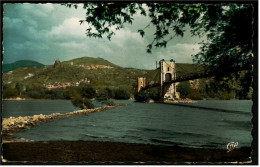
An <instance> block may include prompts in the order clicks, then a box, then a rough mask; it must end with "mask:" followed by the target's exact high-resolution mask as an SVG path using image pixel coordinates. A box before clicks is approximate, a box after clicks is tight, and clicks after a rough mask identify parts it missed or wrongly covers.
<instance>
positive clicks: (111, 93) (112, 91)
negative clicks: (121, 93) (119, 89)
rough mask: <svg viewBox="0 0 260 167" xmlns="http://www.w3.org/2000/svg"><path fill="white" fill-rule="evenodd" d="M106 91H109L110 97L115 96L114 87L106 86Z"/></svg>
mask: <svg viewBox="0 0 260 167" xmlns="http://www.w3.org/2000/svg"><path fill="white" fill-rule="evenodd" d="M106 92H107V95H108V98H115V91H114V90H113V89H110V88H106Z"/></svg>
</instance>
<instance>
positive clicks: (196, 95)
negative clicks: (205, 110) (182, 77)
mask: <svg viewBox="0 0 260 167" xmlns="http://www.w3.org/2000/svg"><path fill="white" fill-rule="evenodd" d="M188 98H190V99H192V100H202V95H201V94H200V93H199V92H198V91H197V90H192V91H191V92H190V94H189V95H188Z"/></svg>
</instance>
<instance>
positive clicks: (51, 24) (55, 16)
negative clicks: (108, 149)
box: [3, 3, 202, 69]
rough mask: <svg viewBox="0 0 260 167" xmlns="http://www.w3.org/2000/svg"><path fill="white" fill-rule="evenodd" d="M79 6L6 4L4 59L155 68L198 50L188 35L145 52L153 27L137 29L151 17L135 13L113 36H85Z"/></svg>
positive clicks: (185, 59)
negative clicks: (88, 60) (87, 60)
mask: <svg viewBox="0 0 260 167" xmlns="http://www.w3.org/2000/svg"><path fill="white" fill-rule="evenodd" d="M85 13H86V11H84V9H82V7H81V5H80V6H79V8H78V9H74V8H67V7H65V6H62V5H60V4H54V3H52V4H50V3H47V4H29V3H14V4H4V19H3V42H4V43H3V47H4V63H12V62H15V61H17V60H35V61H38V62H40V63H43V64H45V65H50V64H53V63H54V61H55V60H56V59H59V60H61V61H66V60H71V59H75V58H79V57H85V56H87V57H101V58H104V59H106V60H108V61H110V62H112V63H114V64H117V65H120V66H122V67H134V68H141V69H154V68H155V62H156V61H159V60H161V59H166V60H167V59H174V60H176V62H179V63H192V57H191V55H192V54H196V53H197V52H199V47H200V45H199V44H198V43H199V42H200V41H202V39H200V38H198V37H191V35H190V33H189V32H187V33H185V34H184V37H183V38H181V37H178V38H174V39H173V40H171V41H170V42H169V43H168V44H167V48H158V49H153V50H152V54H148V53H146V46H147V45H148V44H149V43H150V42H151V41H152V39H153V37H152V30H153V27H151V28H150V29H148V31H147V32H146V35H145V36H144V38H142V37H141V36H140V35H139V34H138V32H137V31H138V29H141V28H144V27H145V26H146V25H147V24H148V23H149V18H146V17H144V16H141V15H140V14H139V13H137V14H136V15H135V17H134V22H133V24H132V25H128V24H127V25H125V28H124V29H121V30H120V31H116V35H115V36H113V37H112V39H111V41H109V40H108V39H107V38H104V39H95V38H89V37H87V36H86V35H85V30H86V28H87V27H88V25H87V23H84V24H82V25H80V23H79V20H81V19H84V18H85Z"/></svg>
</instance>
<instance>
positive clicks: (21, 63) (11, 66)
mask: <svg viewBox="0 0 260 167" xmlns="http://www.w3.org/2000/svg"><path fill="white" fill-rule="evenodd" d="M43 66H45V65H44V64H42V63H39V62H37V61H34V60H18V61H15V62H13V63H8V64H3V72H4V73H6V72H9V71H13V70H16V69H18V68H21V67H43Z"/></svg>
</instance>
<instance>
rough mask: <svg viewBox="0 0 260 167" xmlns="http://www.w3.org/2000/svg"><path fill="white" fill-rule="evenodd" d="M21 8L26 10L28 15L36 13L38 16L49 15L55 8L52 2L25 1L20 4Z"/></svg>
mask: <svg viewBox="0 0 260 167" xmlns="http://www.w3.org/2000/svg"><path fill="white" fill-rule="evenodd" d="M19 8H20V9H21V10H24V11H25V12H26V13H25V14H26V15H34V16H37V17H48V16H49V15H50V13H51V12H52V11H53V10H54V7H53V5H52V4H50V3H47V4H29V3H23V4H21V5H20V6H19Z"/></svg>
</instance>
